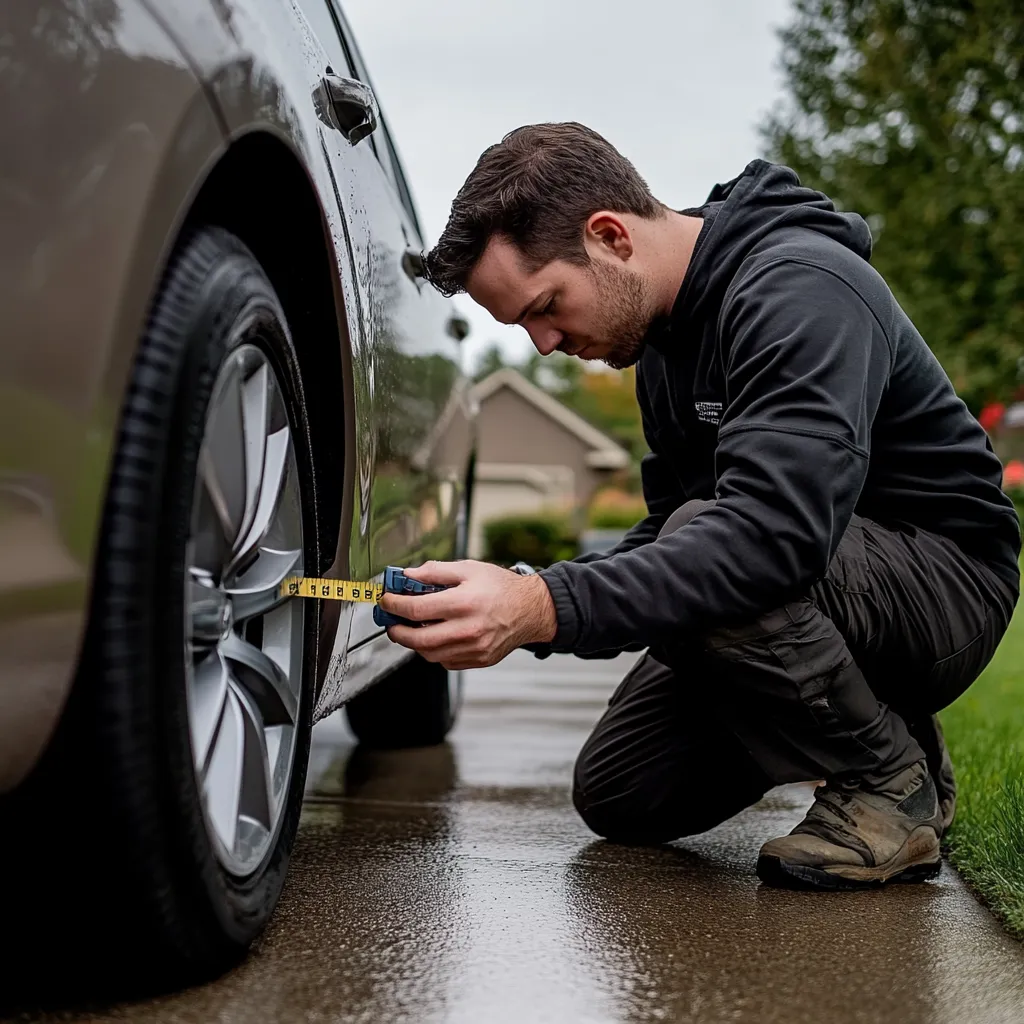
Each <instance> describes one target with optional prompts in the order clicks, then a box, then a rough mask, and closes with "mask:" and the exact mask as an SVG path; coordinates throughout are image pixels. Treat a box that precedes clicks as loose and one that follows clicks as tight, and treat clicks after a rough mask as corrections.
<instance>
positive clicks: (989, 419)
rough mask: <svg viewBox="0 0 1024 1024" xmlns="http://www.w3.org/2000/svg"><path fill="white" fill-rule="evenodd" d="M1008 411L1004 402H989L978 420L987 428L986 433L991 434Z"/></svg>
mask: <svg viewBox="0 0 1024 1024" xmlns="http://www.w3.org/2000/svg"><path fill="white" fill-rule="evenodd" d="M1005 412H1006V406H1005V405H1003V403H1002V402H989V404H988V405H986V406H985V408H984V409H982V410H981V415H979V416H978V422H979V423H980V424H981V425H982V426H983V427H984V428H985V433H986V434H991V433H992V431H993V430H994V429H995V428H996V427H998V426H999V424H1000V423H1001V422H1002V420H1003V414H1004V413H1005Z"/></svg>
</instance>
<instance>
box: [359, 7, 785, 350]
mask: <svg viewBox="0 0 1024 1024" xmlns="http://www.w3.org/2000/svg"><path fill="white" fill-rule="evenodd" d="M342 3H343V6H344V9H345V12H346V14H347V16H348V19H349V21H350V22H351V24H352V28H353V30H354V32H355V35H356V38H357V40H358V43H359V47H360V49H361V50H362V53H363V57H364V58H365V60H366V63H367V65H368V67H369V69H370V75H371V77H372V78H373V80H374V85H375V88H376V91H377V95H378V99H379V101H380V103H381V106H382V107H383V109H384V112H385V114H386V116H387V118H388V120H389V122H390V124H391V128H392V131H393V132H394V135H395V137H396V141H397V146H398V149H399V152H400V154H401V156H402V162H403V165H404V167H405V170H406V174H407V175H408V177H409V179H410V184H411V187H412V191H413V194H414V196H415V198H416V204H417V207H418V209H419V212H420V217H421V219H422V221H423V228H424V231H425V232H426V235H427V239H426V241H427V243H428V244H433V243H434V242H435V241H436V240H437V237H438V235H439V234H440V233H441V231H442V230H443V228H444V225H445V223H446V221H447V219H448V209H449V204H450V203H451V200H452V198H453V197H454V195H455V193H456V192H457V191H458V190H459V187H460V186H461V185H462V183H463V181H464V180H465V178H466V175H467V174H468V173H469V171H470V170H471V169H472V168H473V165H474V164H475V162H476V160H477V158H478V157H479V156H480V153H481V152H482V151H483V150H484V149H486V148H487V146H489V145H491V144H492V143H494V142H497V141H498V140H499V139H500V138H501V137H502V135H504V134H505V132H507V131H511V129H513V128H517V127H519V126H520V125H523V124H530V123H533V122H537V121H580V122H582V123H583V124H586V125H589V126H590V127H591V128H594V129H595V130H596V131H599V132H600V133H601V134H602V135H604V136H605V137H606V138H608V139H609V140H610V141H611V142H612V143H613V144H614V145H615V146H616V147H617V148H618V149H619V150H621V152H622V153H623V154H624V155H625V156H626V157H628V158H629V159H630V160H631V161H632V162H633V163H634V164H635V165H636V167H637V169H638V170H639V171H640V173H641V174H642V175H643V176H644V177H645V178H646V179H647V183H648V184H649V185H650V187H651V190H652V191H653V193H654V194H655V195H656V196H657V197H658V198H659V199H660V200H662V201H663V202H665V203H667V204H668V205H669V206H672V207H675V208H682V207H685V206H693V205H698V204H699V203H701V202H703V200H704V199H705V198H706V197H707V194H708V192H709V191H710V189H711V187H712V186H713V185H714V184H715V183H716V182H719V181H727V180H728V179H730V178H732V177H735V176H736V175H737V174H739V173H740V171H742V169H743V168H744V167H745V166H746V164H747V162H748V161H749V160H751V159H753V158H754V157H756V156H760V155H761V152H760V148H761V144H760V139H759V137H758V134H757V130H756V126H757V124H758V122H759V121H760V119H761V118H762V116H763V114H764V113H765V112H766V111H767V110H769V109H770V108H771V107H772V105H773V104H774V102H775V101H776V99H777V98H778V96H779V93H780V88H781V83H780V77H779V72H778V67H777V65H778V53H779V44H778V41H777V39H776V37H775V31H774V30H775V29H776V28H777V27H778V26H780V25H782V24H783V23H784V22H785V21H786V20H787V18H788V12H789V6H790V5H789V0H516V2H514V3H513V2H511V0H428V2H423V0H342ZM458 301H459V303H460V306H461V308H462V309H463V310H464V312H466V313H467V314H468V315H469V318H470V321H471V323H472V326H473V332H472V334H471V336H470V337H469V338H468V339H467V341H466V343H465V347H466V352H467V361H468V363H469V364H470V365H471V364H472V362H473V360H474V359H475V357H476V355H477V353H479V351H480V350H481V349H482V348H484V347H486V346H487V345H488V344H490V343H491V342H492V341H499V342H501V344H502V345H503V346H504V347H505V348H506V350H508V351H509V352H510V354H516V355H521V354H524V353H525V352H526V351H527V350H528V347H529V344H530V342H529V338H528V337H527V335H526V332H525V331H524V330H523V329H522V328H521V327H505V326H503V325H500V324H498V323H497V322H496V321H494V320H493V319H492V318H491V317H490V316H489V315H488V314H487V313H486V312H485V311H484V310H482V309H481V308H480V307H478V306H476V305H475V304H474V303H473V302H471V301H470V300H469V299H468V298H466V297H460V299H459V300H458Z"/></svg>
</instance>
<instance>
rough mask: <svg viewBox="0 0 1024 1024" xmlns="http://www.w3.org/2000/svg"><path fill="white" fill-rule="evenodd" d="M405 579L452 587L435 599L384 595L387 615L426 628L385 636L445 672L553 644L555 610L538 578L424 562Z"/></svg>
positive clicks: (398, 629) (482, 565)
mask: <svg viewBox="0 0 1024 1024" xmlns="http://www.w3.org/2000/svg"><path fill="white" fill-rule="evenodd" d="M405 575H406V576H408V577H410V579H414V580H420V581H421V582H423V583H444V584H449V585H451V584H455V585H454V586H451V589H449V590H443V591H441V592H439V593H437V594H421V595H419V596H417V597H409V596H406V595H402V594H385V595H384V596H383V597H382V598H381V600H380V606H381V608H383V609H384V611H386V612H391V614H392V615H400V616H402V618H404V619H412V620H413V621H414V622H429V623H430V625H428V626H421V627H419V628H418V629H417V628H413V627H411V626H391V627H390V628H389V629H388V636H389V637H390V638H391V639H392V640H394V641H395V643H398V644H401V645H402V646H403V647H409V648H411V649H412V650H414V651H418V652H419V653H420V654H421V655H423V657H424V658H426V659H427V661H437V662H440V663H441V664H442V665H444V667H445V668H448V669H461V668H484V667H485V666H487V665H496V664H497V663H498V662H499V661H501V659H502V658H504V657H505V656H506V655H507V654H508V653H509V652H510V651H514V650H515V649H516V648H517V647H521V646H522V645H523V644H530V643H539V642H546V641H549V640H553V639H554V636H555V629H556V626H557V622H556V618H555V605H554V602H553V601H552V600H551V594H550V593H549V592H548V588H547V584H546V583H545V582H544V580H542V579H541V578H540V576H520V575H519V574H518V573H514V572H511V571H510V570H508V569H502V568H501V567H500V566H497V565H489V564H487V563H486V562H473V561H463V562H427V563H426V564H424V565H421V566H420V567H419V568H418V569H406V570H405Z"/></svg>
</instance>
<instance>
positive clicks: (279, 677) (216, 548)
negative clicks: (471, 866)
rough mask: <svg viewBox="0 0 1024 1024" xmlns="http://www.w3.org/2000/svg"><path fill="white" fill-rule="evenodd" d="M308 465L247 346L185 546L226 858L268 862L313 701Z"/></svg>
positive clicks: (201, 763)
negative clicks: (307, 602)
mask: <svg viewBox="0 0 1024 1024" xmlns="http://www.w3.org/2000/svg"><path fill="white" fill-rule="evenodd" d="M300 497H301V496H300V492H299V474H298V465H297V461H296V456H295V445H294V439H293V436H292V429H291V425H290V423H289V419H288V413H287V406H286V403H285V398H284V393H283V390H282V388H281V385H280V381H279V380H278V377H277V375H276V374H275V372H274V369H273V367H272V366H271V364H270V362H269V361H268V360H267V357H266V355H265V354H264V353H263V351H262V350H261V349H259V348H257V347H256V346H255V345H250V344H245V345H241V346H239V347H238V348H236V349H234V350H233V351H232V352H231V353H230V355H229V356H228V358H227V359H226V360H225V362H224V364H223V366H222V367H221V369H220V372H219V374H218V376H217V380H216V382H215V384H214V387H213V392H212V395H211V398H210V404H209V407H208V410H207V418H206V425H205V430H204V434H203V442H202V447H201V450H200V456H199V465H198V471H197V479H196V488H195V497H194V499H193V506H192V521H191V530H190V536H189V541H188V545H187V569H186V581H185V607H186V616H185V646H186V659H185V664H186V675H187V679H186V686H187V699H188V720H189V731H190V740H191V746H192V756H193V763H194V767H195V772H196V781H197V785H198V789H199V792H200V794H201V797H202V802H203V811H204V816H205V819H206V823H207V828H208V831H209V833H210V838H211V841H212V843H213V847H214V849H215V851H216V853H217V857H218V859H219V860H220V862H221V863H222V864H223V865H224V867H225V868H226V869H227V870H228V871H230V872H231V873H233V874H235V875H239V876H243V877H244V876H247V875H250V874H252V873H253V872H255V871H256V870H258V868H259V867H260V866H261V865H262V863H263V861H264V859H265V858H266V856H267V854H268V853H269V851H270V850H271V849H272V847H273V840H274V838H275V835H276V832H277V829H278V826H279V824H280V822H281V818H282V814H283V812H284V809H285V808H284V804H285V802H286V799H287V794H288V789H289V785H288V784H289V779H290V776H291V771H292V765H293V762H294V759H295V750H296V729H297V723H298V722H299V721H300V717H299V706H300V702H301V700H302V673H303V655H304V651H303V645H304V625H305V623H304V614H305V610H304V606H303V602H302V601H297V600H287V599H282V598H281V596H280V585H281V582H282V581H283V580H284V579H285V578H286V577H287V576H290V575H300V574H301V573H302V552H303V533H302V509H301V502H300Z"/></svg>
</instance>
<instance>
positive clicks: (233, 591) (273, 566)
mask: <svg viewBox="0 0 1024 1024" xmlns="http://www.w3.org/2000/svg"><path fill="white" fill-rule="evenodd" d="M301 558H302V552H301V551H272V550H270V549H269V548H261V549H260V553H259V557H258V558H257V559H256V561H255V562H253V564H252V565H251V566H250V567H249V568H248V569H246V571H245V572H244V573H242V575H241V576H239V578H238V579H237V580H236V581H235V582H234V583H233V584H232V585H230V586H225V587H224V590H225V592H226V593H228V594H230V595H231V604H232V608H233V610H234V615H235V621H236V622H241V621H244V620H245V619H249V618H252V617H253V616H254V615H265V614H266V613H267V612H269V611H271V610H272V609H274V608H276V607H277V606H278V605H279V604H281V602H282V601H286V600H288V599H287V598H284V597H281V582H282V580H284V578H285V577H286V576H288V575H289V574H290V573H292V572H295V571H296V568H297V566H298V565H299V563H300V559H301Z"/></svg>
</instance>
